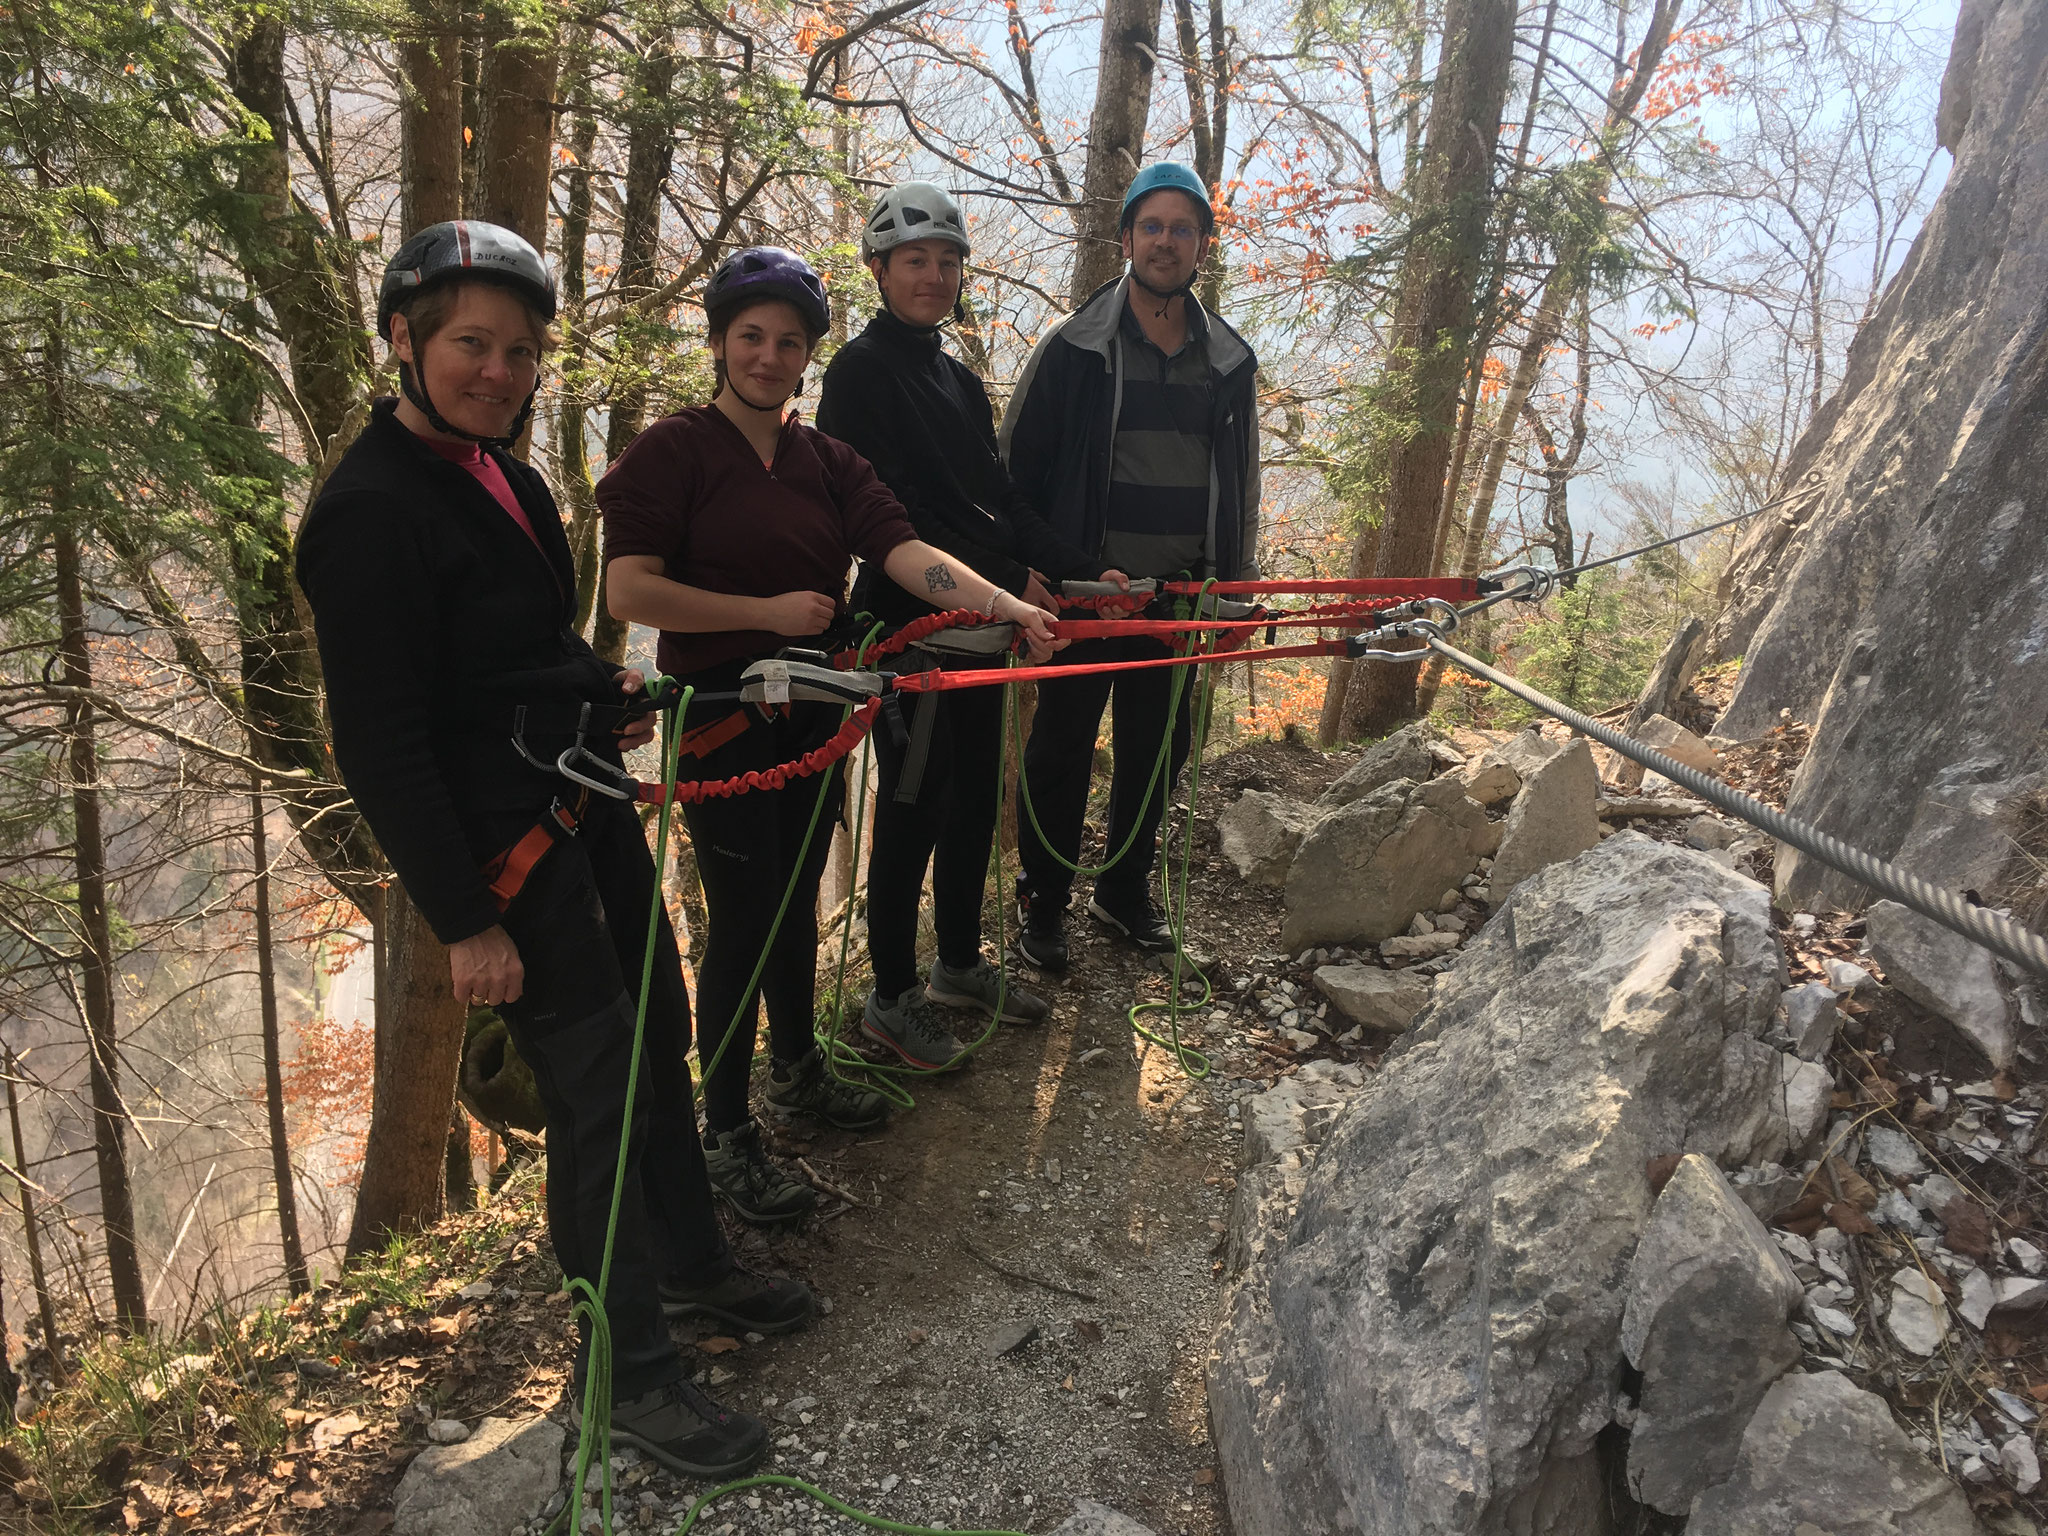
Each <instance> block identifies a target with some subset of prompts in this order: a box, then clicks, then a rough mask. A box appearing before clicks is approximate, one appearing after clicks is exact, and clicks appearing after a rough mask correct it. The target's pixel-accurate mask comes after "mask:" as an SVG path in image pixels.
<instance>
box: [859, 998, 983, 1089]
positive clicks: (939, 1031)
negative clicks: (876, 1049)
mask: <svg viewBox="0 0 2048 1536" xmlns="http://www.w3.org/2000/svg"><path fill="white" fill-rule="evenodd" d="M860 1032H861V1033H862V1034H863V1035H865V1036H867V1037H868V1039H870V1040H872V1041H874V1042H875V1043H876V1044H878V1045H886V1046H887V1047H888V1048H889V1049H890V1050H892V1051H894V1052H895V1053H896V1054H897V1055H898V1056H900V1057H901V1058H902V1059H903V1060H904V1061H905V1062H906V1063H908V1064H909V1065H910V1066H913V1067H920V1068H922V1069H923V1070H925V1071H927V1072H945V1071H950V1070H952V1069H953V1068H955V1067H964V1066H965V1065H967V1060H966V1054H965V1052H966V1047H965V1046H963V1045H961V1043H960V1042H959V1041H958V1040H956V1039H954V1038H953V1036H952V1033H951V1032H950V1031H948V1030H947V1028H946V1026H945V1025H944V1024H942V1023H940V1022H939V1016H938V1015H937V1014H936V1013H934V1012H932V1005H931V1004H930V1003H928V1002H926V1001H925V1000H924V988H922V987H912V988H911V989H910V990H909V991H908V992H905V993H904V994H903V995H902V996H901V997H898V998H892V999H891V1000H889V1001H887V1002H884V1001H883V1000H882V997H881V994H880V993H877V992H870V993H869V994H868V1005H867V1007H866V1008H865V1009H863V1010H862V1011H861V1017H860Z"/></svg>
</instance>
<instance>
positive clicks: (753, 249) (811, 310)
mask: <svg viewBox="0 0 2048 1536" xmlns="http://www.w3.org/2000/svg"><path fill="white" fill-rule="evenodd" d="M762 299H781V300H783V301H785V302H786V303H790V304H794V305H795V306H796V312H797V313H798V314H799V315H801V316H803V321H804V329H805V330H807V331H809V332H810V335H811V340H813V341H816V340H817V339H818V338H819V337H820V336H823V335H824V334H825V333H826V332H827V331H829V330H830V329H831V328H832V305H831V301H830V300H828V299H827V298H826V297H825V285H824V283H823V282H822V281H820V280H819V277H818V274H817V272H816V271H815V270H814V269H813V268H812V266H811V264H810V263H809V262H808V261H805V260H804V259H803V257H801V256H799V255H797V253H796V252H795V251H786V250H784V249H783V248H782V247H781V246H779V245H750V246H748V247H747V248H746V249H745V250H743V251H734V252H733V253H732V254H731V255H730V256H728V257H726V258H725V260H723V261H721V262H720V263H719V264H718V270H717V271H715V272H713V273H712V274H711V281H710V282H709V283H707V284H706V285H705V287H704V313H705V314H706V315H707V316H709V317H710V320H711V323H712V324H713V325H714V326H715V325H717V324H718V323H719V322H720V321H721V320H723V319H724V318H725V317H726V316H728V315H730V314H731V313H732V312H733V310H735V309H736V308H738V307H739V306H740V305H742V304H753V303H756V302H758V301H760V300H762Z"/></svg>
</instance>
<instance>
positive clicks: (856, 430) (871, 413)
mask: <svg viewBox="0 0 2048 1536" xmlns="http://www.w3.org/2000/svg"><path fill="white" fill-rule="evenodd" d="M910 408H911V407H910V405H909V403H908V402H907V401H906V400H905V399H904V398H903V396H902V393H901V391H900V390H899V389H898V388H897V387H896V385H895V383H894V382H893V381H892V380H891V378H890V377H889V371H888V370H887V369H886V368H882V367H878V366H876V365H874V364H871V363H870V362H868V361H867V360H866V359H865V358H863V357H862V356H861V355H860V354H859V353H858V352H857V351H852V350H848V351H842V352H841V353H840V354H839V355H838V356H837V357H835V358H833V359H832V365H831V366H830V367H829V368H827V369H826V370H825V383H824V387H823V393H822V394H821V395H820V397H819V400H818V416H817V423H818V430H819V431H820V432H822V433H824V434H825V435H826V436H827V437H836V438H838V439H839V441H841V442H842V443H845V444H846V445H847V446H848V447H850V448H852V449H853V450H854V452H856V453H858V454H859V455H860V456H861V457H862V458H864V459H866V460H867V461H868V463H869V464H871V465H873V466H874V471H875V474H876V475H877V476H878V477H880V479H881V481H882V483H883V484H884V485H886V486H888V487H889V489H890V490H891V491H893V492H894V493H895V495H896V499H897V500H898V501H900V502H902V503H903V509H904V511H906V512H908V513H909V514H910V526H911V527H913V528H915V529H916V530H917V536H918V537H919V538H920V539H923V540H924V541H925V542H926V543H927V544H930V545H932V546H933V547H934V548H937V549H942V550H944V551H945V552H946V553H947V554H949V555H957V556H959V558H960V559H962V560H964V561H965V562H966V563H967V564H968V566H969V567H971V568H972V569H973V570H974V571H975V572H976V573H977V574H979V575H982V576H985V577H987V578H988V579H989V580H990V581H992V582H994V583H995V584H996V585H997V586H999V587H1001V588H1002V589H1003V590H1004V591H1006V592H1011V593H1018V592H1022V591H1023V590H1024V583H1025V581H1026V579H1027V578H1028V577H1029V576H1030V574H1031V572H1030V570H1029V569H1028V568H1027V567H1026V566H1025V565H1024V563H1023V562H1022V561H1020V560H1016V559H1013V558H1012V557H1011V556H1009V555H1005V554H1002V553H1000V552H998V551H997V550H994V549H991V548H990V547H989V546H987V545H986V544H983V543H981V542H979V541H978V540H976V539H974V538H971V537H970V536H969V535H968V534H967V533H966V531H965V530H964V529H962V528H960V527H959V526H957V525H956V524H954V523H953V522H951V521H950V520H949V519H947V518H946V517H944V516H942V515H940V513H939V512H938V510H937V509H936V508H935V507H933V506H932V505H931V504H930V503H929V502H928V501H927V500H926V498H925V495H924V494H923V487H922V484H921V481H922V476H920V474H919V473H918V469H917V466H916V465H915V464H914V463H912V462H911V455H909V454H908V453H906V452H905V451H904V445H903V439H904V434H903V433H902V432H901V431H900V430H898V429H897V427H896V426H895V423H896V422H898V421H900V420H901V419H902V417H903V414H904V413H905V412H906V411H908V410H909V409H910Z"/></svg>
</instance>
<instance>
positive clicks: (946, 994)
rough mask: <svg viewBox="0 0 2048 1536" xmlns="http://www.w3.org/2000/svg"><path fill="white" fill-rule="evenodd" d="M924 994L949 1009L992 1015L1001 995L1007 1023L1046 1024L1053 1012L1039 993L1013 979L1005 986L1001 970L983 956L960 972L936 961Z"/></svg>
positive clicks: (1004, 1020) (1003, 1016)
mask: <svg viewBox="0 0 2048 1536" xmlns="http://www.w3.org/2000/svg"><path fill="white" fill-rule="evenodd" d="M924 995H925V996H926V997H928V998H930V999H931V1000H932V1001H933V1002H935V1003H944V1004H945V1005H946V1006H947V1007H948V1008H976V1009H979V1010H980V1011H981V1012H983V1013H986V1014H990V1015H993V1014H994V1013H995V1011H996V1000H997V999H998V998H1001V999H1002V1005H1003V1013H1002V1019H1003V1022H1004V1023H1005V1024H1043V1023H1044V1022H1045V1021H1046V1019H1047V1018H1048V1017H1049V1016H1050V1015H1051V1013H1052V1004H1050V1003H1048V1002H1047V1001H1046V1000H1045V999H1044V998H1042V997H1040V996H1039V995H1038V994H1037V993H1035V992H1026V991H1025V990H1024V989H1023V988H1022V987H1020V986H1018V985H1017V984H1016V983H1015V982H1014V981H1013V982H1010V983H1009V984H1008V985H1007V986H1006V985H1004V982H1003V976H1002V973H1001V972H999V971H998V970H997V969H996V968H995V967H994V966H992V965H990V964H989V963H988V962H987V961H986V960H982V959H976V960H975V962H974V964H972V965H970V966H968V967H967V968H966V969H965V970H959V971H956V970H954V969H953V968H952V967H951V966H949V965H947V964H946V962H945V961H943V960H934V961H933V962H932V979H931V984H930V985H929V986H927V987H926V988H925V989H924Z"/></svg>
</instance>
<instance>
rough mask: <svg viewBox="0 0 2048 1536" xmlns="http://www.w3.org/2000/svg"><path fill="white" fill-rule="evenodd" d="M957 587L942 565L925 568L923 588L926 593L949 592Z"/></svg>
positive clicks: (951, 574)
mask: <svg viewBox="0 0 2048 1536" xmlns="http://www.w3.org/2000/svg"><path fill="white" fill-rule="evenodd" d="M959 585H960V583H959V582H957V581H955V580H954V579H953V573H952V572H951V571H950V570H948V569H947V568H946V566H945V565H944V564H943V563H941V564H938V565H928V566H926V567H925V570H924V587H925V590H926V591H927V592H950V591H952V590H953V589H954V588H955V587H957V586H959Z"/></svg>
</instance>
